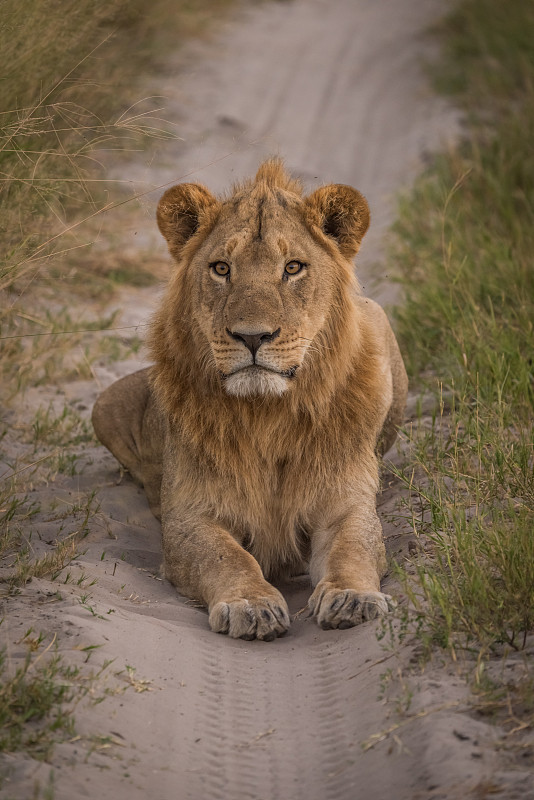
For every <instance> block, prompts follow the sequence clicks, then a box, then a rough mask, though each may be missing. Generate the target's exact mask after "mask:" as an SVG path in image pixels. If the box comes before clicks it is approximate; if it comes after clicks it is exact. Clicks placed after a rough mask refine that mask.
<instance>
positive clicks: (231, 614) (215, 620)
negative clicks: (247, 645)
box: [209, 597, 289, 642]
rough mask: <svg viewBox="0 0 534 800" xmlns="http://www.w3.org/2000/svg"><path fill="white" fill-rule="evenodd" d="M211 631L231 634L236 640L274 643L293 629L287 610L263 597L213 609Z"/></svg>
mask: <svg viewBox="0 0 534 800" xmlns="http://www.w3.org/2000/svg"><path fill="white" fill-rule="evenodd" d="M209 623H210V627H211V629H212V630H213V631H215V632H216V633H227V634H228V635H229V636H231V637H232V638H234V639H246V640H250V639H262V640H263V641H264V642H272V641H273V640H274V639H276V637H277V636H283V635H284V633H286V631H287V629H288V628H289V613H288V610H287V606H285V603H284V606H282V604H281V603H280V602H279V601H278V600H277V601H273V600H271V599H270V598H268V597H261V598H258V599H257V600H254V601H249V600H246V599H244V598H243V599H239V600H233V601H231V602H228V603H226V602H219V603H216V604H215V605H214V606H213V608H211V609H210V615H209Z"/></svg>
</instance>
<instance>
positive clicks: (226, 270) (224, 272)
mask: <svg viewBox="0 0 534 800" xmlns="http://www.w3.org/2000/svg"><path fill="white" fill-rule="evenodd" d="M210 267H211V268H212V270H213V271H214V273H215V274H216V275H220V277H221V278H226V277H228V275H230V267H229V266H228V264H227V263H226V262H225V261H215V262H214V263H213V264H210Z"/></svg>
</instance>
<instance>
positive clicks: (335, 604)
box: [308, 586, 395, 630]
mask: <svg viewBox="0 0 534 800" xmlns="http://www.w3.org/2000/svg"><path fill="white" fill-rule="evenodd" d="M308 605H309V608H310V612H311V615H312V616H315V617H316V618H317V624H318V625H319V627H321V628H323V629H325V630H328V629H330V628H340V629H341V630H343V629H345V628H353V627H354V626H355V625H359V624H360V623H361V622H366V621H367V620H370V619H375V618H376V617H378V616H382V615H384V614H387V613H388V611H392V610H393V609H394V608H395V601H394V600H393V598H392V597H391V596H390V595H389V594H383V593H382V592H356V591H354V589H337V588H335V587H331V586H330V587H321V586H317V588H316V590H315V591H314V593H313V594H312V596H311V597H310V600H309V604H308Z"/></svg>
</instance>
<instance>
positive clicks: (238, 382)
mask: <svg viewBox="0 0 534 800" xmlns="http://www.w3.org/2000/svg"><path fill="white" fill-rule="evenodd" d="M288 385H289V379H288V378H285V377H284V376H283V375H279V374H278V373H277V372H270V371H269V370H266V369H262V368H261V367H247V368H246V369H241V370H239V372H234V373H233V375H229V376H228V378H226V381H225V387H226V391H227V392H228V394H233V395H235V396H236V397H257V396H258V395H276V396H278V397H279V396H280V395H281V394H283V393H284V392H285V391H287V388H288Z"/></svg>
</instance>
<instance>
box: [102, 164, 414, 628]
mask: <svg viewBox="0 0 534 800" xmlns="http://www.w3.org/2000/svg"><path fill="white" fill-rule="evenodd" d="M157 221H158V226H159V229H160V231H161V233H162V234H163V236H164V237H165V239H166V241H167V244H168V247H169V250H170V253H171V255H172V256H173V258H174V260H175V262H176V266H175V269H174V272H173V274H172V277H171V278H170V280H169V283H168V286H167V289H166V292H165V295H164V298H163V300H162V302H161V306H160V308H159V310H158V311H157V312H156V314H155V317H154V320H153V323H152V328H151V335H150V348H151V354H152V356H153V360H154V364H153V366H151V367H149V368H148V369H145V370H142V371H140V372H137V373H135V374H133V375H130V376H127V377H126V378H123V379H122V380H119V381H117V382H116V383H114V384H113V385H112V386H111V387H110V388H108V389H107V390H106V391H104V392H103V394H102V395H101V396H100V397H99V398H98V400H97V402H96V405H95V407H94V411H93V424H94V428H95V431H96V434H97V436H98V438H99V439H100V441H101V442H102V443H103V444H104V445H105V446H106V447H107V448H108V449H109V450H110V451H111V452H112V453H113V454H114V455H115V457H116V458H117V459H118V461H119V462H120V463H121V464H122V465H123V467H125V468H126V469H127V470H128V471H129V472H130V473H131V475H132V476H133V478H134V479H135V480H136V481H137V482H138V483H139V484H141V485H143V486H144V488H145V491H146V494H147V497H148V501H149V504H150V507H151V509H152V511H153V512H154V514H155V515H156V516H158V517H159V518H160V519H161V524H162V548H163V558H164V561H163V574H164V575H165V577H166V578H167V579H168V580H169V581H171V582H172V583H173V584H174V585H175V586H176V587H177V589H178V590H179V592H180V593H182V594H183V595H186V596H187V597H190V598H194V599H195V600H197V601H200V602H201V603H202V604H204V605H205V606H206V607H207V609H208V614H209V625H210V627H211V629H212V630H213V631H216V632H218V633H226V634H229V635H230V636H231V637H236V638H241V639H254V638H257V639H261V640H264V641H272V640H273V639H275V638H276V637H277V636H281V635H283V634H284V633H285V632H286V631H287V630H288V628H289V624H290V619H289V614H288V608H287V604H286V601H285V599H284V597H283V596H282V594H281V592H280V591H279V590H278V589H277V588H275V586H273V584H272V581H276V580H278V579H280V578H282V577H284V576H288V575H295V574H300V573H302V572H304V571H307V572H309V575H310V577H311V583H312V587H313V593H312V594H311V597H310V600H309V609H310V612H311V615H313V616H314V617H315V618H316V620H317V622H318V624H319V625H320V627H322V628H350V627H352V626H354V625H357V624H358V623H361V622H363V621H365V620H369V619H372V618H374V617H376V616H378V615H381V614H385V613H387V611H388V610H390V609H391V608H392V606H393V601H392V598H391V597H390V596H389V595H387V594H384V593H382V592H381V591H380V579H381V578H382V577H383V575H384V574H385V570H386V558H385V548H384V543H383V536H382V528H381V524H380V521H379V518H378V516H377V512H376V495H377V491H378V489H379V463H378V458H379V456H380V455H381V454H382V453H384V452H385V451H386V450H387V449H389V447H391V445H392V444H393V442H394V440H395V437H396V432H397V428H398V426H399V425H400V424H401V423H402V420H403V413H404V406H405V401H406V392H407V377H406V372H405V369H404V364H403V361H402V357H401V355H400V352H399V348H398V345H397V341H396V339H395V336H394V334H393V332H392V329H391V327H390V325H389V322H388V320H387V317H386V315H385V313H384V311H383V310H382V309H381V308H380V307H379V306H378V305H377V304H376V303H375V302H373V301H372V300H369V299H367V298H365V297H364V296H362V294H361V292H360V289H359V286H358V283H357V279H356V277H355V274H354V268H353V263H352V259H353V257H354V256H355V254H356V253H357V252H358V249H359V247H360V243H361V241H362V238H363V236H364V234H365V232H366V230H367V228H368V226H369V221H370V214H369V208H368V205H367V202H366V200H365V198H364V197H363V195H361V194H360V193H359V192H358V191H357V190H356V189H353V188H351V187H350V186H345V185H330V186H323V187H321V188H318V189H317V190H315V191H314V192H312V193H311V194H310V195H309V196H304V194H303V189H302V186H301V184H300V183H299V181H297V180H295V179H293V178H291V177H290V176H289V175H288V174H287V173H286V171H285V168H284V166H283V164H282V162H281V161H279V160H277V159H271V160H269V161H267V162H265V163H264V164H263V165H262V166H261V167H260V168H259V170H258V172H257V174H256V176H255V178H254V179H253V180H248V181H246V182H244V183H242V184H240V185H238V186H236V187H235V188H234V190H233V192H232V193H231V194H229V195H228V196H227V197H222V198H219V199H217V198H216V197H214V196H213V195H212V194H211V193H210V192H209V191H208V189H206V188H205V187H204V186H202V185H199V184H190V183H184V184H180V185H177V186H174V187H173V188H171V189H169V190H168V191H166V192H165V194H164V195H163V197H162V198H161V200H160V202H159V205H158V209H157Z"/></svg>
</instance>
